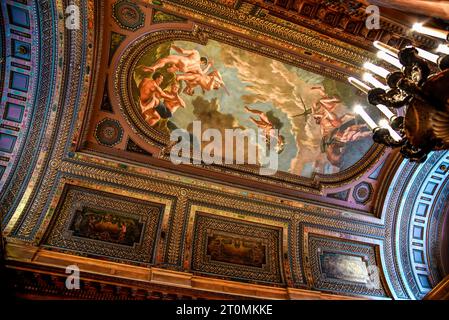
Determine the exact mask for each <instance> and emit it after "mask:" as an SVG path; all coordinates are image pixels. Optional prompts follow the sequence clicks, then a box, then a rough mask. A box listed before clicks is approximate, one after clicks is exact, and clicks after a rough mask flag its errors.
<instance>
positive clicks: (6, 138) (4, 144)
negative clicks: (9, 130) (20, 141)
mask: <svg viewBox="0 0 449 320" xmlns="http://www.w3.org/2000/svg"><path fill="white" fill-rule="evenodd" d="M16 140H17V137H15V136H12V135H9V134H6V133H0V151H3V152H8V153H11V152H12V150H13V149H14V145H15V144H16Z"/></svg>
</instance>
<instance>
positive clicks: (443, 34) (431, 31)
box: [412, 23, 449, 40]
mask: <svg viewBox="0 0 449 320" xmlns="http://www.w3.org/2000/svg"><path fill="white" fill-rule="evenodd" d="M412 30H413V31H415V32H418V33H422V34H425V35H428V36H431V37H435V38H439V39H443V40H448V35H449V31H445V30H440V29H436V28H431V27H425V26H424V24H422V23H415V24H414V25H413V28H412Z"/></svg>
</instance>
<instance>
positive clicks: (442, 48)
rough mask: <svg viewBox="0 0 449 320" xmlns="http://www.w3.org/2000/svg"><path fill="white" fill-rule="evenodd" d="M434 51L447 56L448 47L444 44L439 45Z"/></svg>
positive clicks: (448, 52)
mask: <svg viewBox="0 0 449 320" xmlns="http://www.w3.org/2000/svg"><path fill="white" fill-rule="evenodd" d="M436 51H437V52H440V53H444V54H449V46H448V45H446V44H440V45H439V46H438V48H437V50H436Z"/></svg>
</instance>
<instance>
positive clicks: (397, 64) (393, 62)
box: [377, 51, 402, 69]
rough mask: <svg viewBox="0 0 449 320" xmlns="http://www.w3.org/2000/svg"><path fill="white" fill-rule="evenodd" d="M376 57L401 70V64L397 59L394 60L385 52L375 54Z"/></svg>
mask: <svg viewBox="0 0 449 320" xmlns="http://www.w3.org/2000/svg"><path fill="white" fill-rule="evenodd" d="M377 57H378V58H380V59H382V60H384V61H386V62H388V63H389V64H391V65H393V66H395V67H396V68H398V69H402V64H401V62H400V61H399V59H396V58H395V57H393V56H391V55H389V54H388V53H386V52H385V51H379V52H377Z"/></svg>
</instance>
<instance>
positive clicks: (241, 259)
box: [207, 234, 267, 268]
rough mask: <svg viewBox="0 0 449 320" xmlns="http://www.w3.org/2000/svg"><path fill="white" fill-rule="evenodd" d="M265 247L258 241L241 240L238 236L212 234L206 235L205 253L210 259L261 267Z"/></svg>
mask: <svg viewBox="0 0 449 320" xmlns="http://www.w3.org/2000/svg"><path fill="white" fill-rule="evenodd" d="M266 251H267V247H266V246H265V245H264V244H263V243H262V242H260V241H242V240H241V239H239V238H238V237H232V236H228V235H217V234H214V235H212V236H210V237H208V241H207V254H208V255H209V256H210V257H211V260H212V261H218V262H227V263H232V264H240V265H243V266H248V267H256V268H262V266H263V265H264V264H265V263H266Z"/></svg>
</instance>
